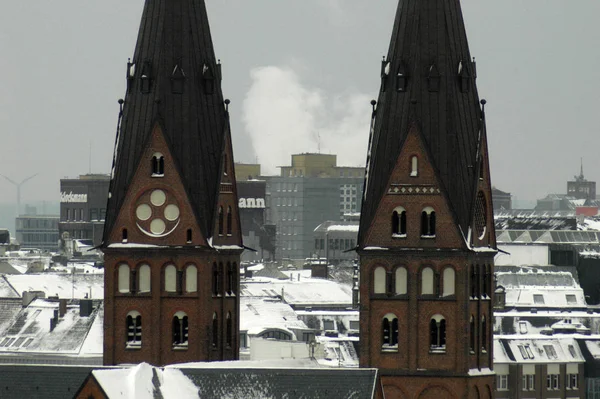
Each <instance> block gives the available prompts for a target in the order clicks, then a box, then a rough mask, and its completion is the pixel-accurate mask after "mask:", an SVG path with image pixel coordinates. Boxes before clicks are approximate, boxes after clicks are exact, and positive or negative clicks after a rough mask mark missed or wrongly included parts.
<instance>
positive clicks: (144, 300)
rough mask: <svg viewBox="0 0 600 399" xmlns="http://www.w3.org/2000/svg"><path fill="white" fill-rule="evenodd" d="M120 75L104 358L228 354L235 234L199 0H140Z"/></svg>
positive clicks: (223, 118) (232, 331)
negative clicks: (129, 54)
mask: <svg viewBox="0 0 600 399" xmlns="http://www.w3.org/2000/svg"><path fill="white" fill-rule="evenodd" d="M126 79H127V93H126V96H125V100H124V102H120V103H121V112H120V113H119V125H118V130H117V138H116V144H115V145H116V147H115V155H114V161H113V171H112V180H111V184H110V193H109V200H108V207H107V214H106V223H105V228H104V237H103V243H102V250H103V251H104V259H105V287H104V298H105V305H104V306H105V311H104V364H106V365H114V364H120V363H139V362H148V363H151V364H153V365H165V364H172V363H181V362H190V361H215V360H235V359H237V358H238V348H239V343H238V331H239V297H238V288H239V278H238V276H239V259H240V253H241V251H242V240H241V233H240V222H239V213H238V204H237V192H236V185H235V176H234V168H233V164H234V163H233V155H232V144H231V134H230V125H229V115H228V109H227V108H228V104H229V101H227V100H225V101H224V100H223V94H222V92H221V68H220V64H218V63H217V60H216V59H215V54H214V50H213V45H212V40H211V35H210V30H209V25H208V18H207V14H206V7H205V4H204V0H146V2H145V7H144V11H143V16H142V21H141V24H140V30H139V35H138V39H137V45H136V49H135V54H134V56H133V58H132V59H131V60H130V61H129V62H128V64H127V74H126Z"/></svg>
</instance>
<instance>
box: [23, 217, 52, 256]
mask: <svg viewBox="0 0 600 399" xmlns="http://www.w3.org/2000/svg"><path fill="white" fill-rule="evenodd" d="M58 221H59V216H55V215H20V216H19V217H17V219H16V221H15V222H16V223H15V224H16V226H15V227H16V239H17V242H18V243H19V244H20V246H21V248H35V249H40V250H44V251H57V250H58V242H59V236H58Z"/></svg>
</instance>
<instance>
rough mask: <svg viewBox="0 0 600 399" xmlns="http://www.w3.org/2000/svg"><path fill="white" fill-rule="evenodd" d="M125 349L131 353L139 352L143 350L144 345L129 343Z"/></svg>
mask: <svg viewBox="0 0 600 399" xmlns="http://www.w3.org/2000/svg"><path fill="white" fill-rule="evenodd" d="M125 349H126V350H131V351H137V350H140V349H142V343H141V342H140V343H139V344H137V343H127V344H125Z"/></svg>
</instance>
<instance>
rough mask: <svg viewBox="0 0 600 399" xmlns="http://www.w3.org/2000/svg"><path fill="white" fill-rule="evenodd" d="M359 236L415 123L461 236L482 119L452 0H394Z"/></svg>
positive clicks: (461, 27) (468, 209) (474, 178)
mask: <svg viewBox="0 0 600 399" xmlns="http://www.w3.org/2000/svg"><path fill="white" fill-rule="evenodd" d="M381 74H382V80H381V91H380V94H379V100H378V101H377V104H378V105H377V117H376V121H375V124H374V130H373V137H372V140H371V143H370V149H369V154H370V159H369V162H368V163H369V167H368V173H367V176H368V178H367V180H366V184H365V196H366V197H367V198H369V199H370V201H366V202H363V209H362V215H361V216H362V218H361V237H360V241H362V242H363V243H364V239H365V237H364V235H363V234H362V233H365V232H366V231H367V228H368V226H369V225H370V224H371V223H372V221H373V218H374V217H375V213H376V210H377V206H378V204H379V202H380V200H381V198H382V197H383V195H384V194H385V192H386V186H387V183H388V181H389V179H390V174H391V173H392V171H393V168H394V163H393V162H390V160H391V158H392V157H393V156H395V155H397V154H398V153H399V152H400V150H401V149H402V147H403V145H404V143H405V140H406V138H407V134H408V131H409V129H408V128H409V126H410V125H411V124H416V126H418V130H419V135H420V137H421V138H422V140H423V142H424V143H425V146H426V150H427V153H428V154H429V156H430V159H431V162H432V164H433V167H434V169H435V172H436V174H437V176H438V177H439V179H440V185H441V189H442V191H443V193H444V195H446V196H447V198H448V201H449V203H450V206H451V211H452V214H453V217H454V218H455V221H456V223H457V224H458V225H459V226H460V228H461V229H462V231H463V232H464V234H466V232H467V230H468V227H469V224H470V217H471V209H472V207H473V202H474V201H475V192H476V190H477V181H478V179H477V170H478V165H477V159H478V154H477V151H478V148H480V144H481V143H480V140H481V138H482V134H480V132H482V130H483V126H482V124H483V121H482V115H481V108H480V105H479V97H478V93H477V87H476V85H475V77H476V71H475V63H474V60H473V59H472V57H471V55H470V53H469V46H468V43H467V36H466V32H465V27H464V23H463V18H462V12H461V6H460V1H459V0H418V1H417V0H405V1H400V2H399V5H398V10H397V14H396V20H395V23H394V28H393V33H392V38H391V43H390V47H389V52H388V55H387V57H386V58H385V59H384V62H383V65H382V72H381Z"/></svg>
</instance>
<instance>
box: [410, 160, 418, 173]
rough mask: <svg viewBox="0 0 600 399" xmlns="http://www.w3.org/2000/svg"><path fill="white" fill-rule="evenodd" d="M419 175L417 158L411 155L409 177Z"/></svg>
mask: <svg viewBox="0 0 600 399" xmlns="http://www.w3.org/2000/svg"><path fill="white" fill-rule="evenodd" d="M417 176H419V158H417V156H416V155H413V156H412V157H411V158H410V177H417Z"/></svg>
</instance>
